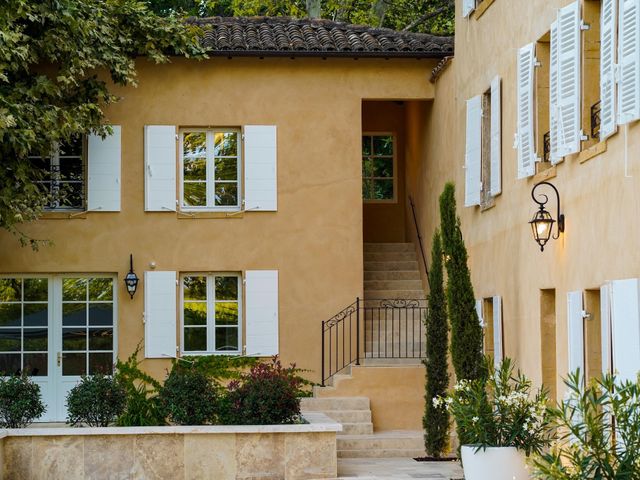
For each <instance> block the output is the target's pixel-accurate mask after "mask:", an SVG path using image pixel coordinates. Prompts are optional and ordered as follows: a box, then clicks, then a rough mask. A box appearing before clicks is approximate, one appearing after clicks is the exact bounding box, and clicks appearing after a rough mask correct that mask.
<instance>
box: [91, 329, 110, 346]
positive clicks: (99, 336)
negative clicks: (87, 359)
mask: <svg viewBox="0 0 640 480" xmlns="http://www.w3.org/2000/svg"><path fill="white" fill-rule="evenodd" d="M89 350H113V329H112V328H90V329H89Z"/></svg>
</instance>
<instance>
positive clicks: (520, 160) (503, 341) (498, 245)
mask: <svg viewBox="0 0 640 480" xmlns="http://www.w3.org/2000/svg"><path fill="white" fill-rule="evenodd" d="M456 7H457V8H456V12H457V14H456V32H457V33H456V37H455V58H453V52H454V40H453V39H452V38H443V37H435V36H430V35H422V34H413V33H407V32H393V31H390V30H385V29H374V28H369V27H360V26H349V25H344V24H338V23H334V22H330V21H326V20H291V19H275V18H244V19H220V18H214V19H203V20H200V21H199V22H200V23H202V24H203V26H205V28H206V31H207V33H206V35H205V37H204V40H203V41H204V42H205V44H206V45H207V46H208V47H209V48H210V49H211V52H210V57H211V58H210V59H208V60H206V61H201V62H197V61H191V60H184V59H174V60H173V61H172V62H171V63H170V64H167V65H152V64H149V63H145V62H140V63H139V65H138V71H139V87H138V88H136V89H123V90H118V91H117V92H116V93H117V94H119V95H120V96H121V97H122V100H121V101H120V102H119V103H117V104H115V105H113V106H111V107H109V110H108V111H107V118H108V121H109V123H110V124H111V125H113V132H114V134H113V135H112V136H110V137H108V138H107V139H105V140H102V139H100V138H98V137H89V138H85V139H79V140H78V142H77V144H75V145H65V146H62V148H61V149H60V150H59V152H58V153H57V154H56V155H54V156H53V157H52V158H50V159H41V158H34V161H36V162H43V163H44V164H46V165H49V166H50V168H51V172H52V174H51V179H50V186H51V188H57V186H59V185H60V183H61V182H63V183H67V184H69V187H70V188H72V189H75V190H74V191H76V192H77V195H75V196H71V201H72V204H68V205H64V206H60V205H52V206H51V209H50V211H48V212H47V213H46V214H45V215H44V216H43V218H42V219H41V220H40V221H38V222H36V223H34V224H32V225H29V226H27V227H26V232H27V233H28V234H29V235H31V236H33V237H34V238H47V239H50V240H52V241H53V246H51V247H45V248H42V249H41V250H40V251H38V252H34V251H31V250H30V249H27V248H20V247H19V246H18V244H17V243H16V241H15V239H14V238H12V237H10V236H9V235H8V234H6V233H4V234H3V233H0V276H2V278H3V280H2V281H3V282H5V285H6V286H9V287H10V289H11V291H13V292H14V294H13V296H12V297H11V298H8V297H7V298H5V299H4V300H3V302H2V303H0V338H2V339H3V342H2V343H0V345H4V346H5V347H4V348H5V349H4V350H3V351H2V352H0V368H2V369H4V370H20V369H25V368H26V369H29V370H30V371H31V372H32V373H33V374H34V375H35V376H36V378H37V381H38V383H39V384H40V385H41V387H42V390H43V393H44V395H45V399H46V401H47V403H48V405H49V409H48V412H47V414H46V415H47V418H46V419H45V420H49V421H58V420H63V419H64V415H65V413H64V412H65V407H64V398H65V394H66V392H67V391H68V389H69V388H70V387H71V386H72V385H74V384H75V382H76V381H77V380H78V378H79V375H81V374H85V373H92V372H94V371H98V370H105V369H106V370H108V369H110V368H111V365H112V363H113V360H114V359H115V358H116V357H126V356H128V355H130V354H131V352H133V351H134V350H135V348H136V346H137V345H138V344H140V343H141V344H142V345H143V349H142V353H143V354H144V361H143V366H144V368H146V369H147V370H148V371H149V372H151V373H153V374H154V375H156V376H162V375H163V373H164V370H165V369H166V368H167V366H168V365H169V362H170V359H171V358H173V357H177V356H183V355H199V354H231V355H252V356H271V355H275V354H278V355H280V356H281V358H282V360H283V361H284V362H296V363H297V365H298V366H299V367H301V368H304V369H308V370H309V371H310V373H309V376H310V377H311V378H312V379H313V380H314V381H316V382H317V383H318V384H322V385H324V387H321V388H317V389H316V397H317V398H316V399H313V400H309V401H308V402H306V404H305V408H307V409H312V410H313V409H318V410H323V411H327V412H330V413H331V414H332V415H333V416H334V418H336V419H337V420H339V421H342V422H343V423H344V424H345V433H346V435H344V436H342V440H339V445H338V450H339V454H342V455H345V456H349V455H352V456H364V455H367V454H368V453H367V452H371V451H373V450H375V449H376V448H377V449H378V451H377V452H376V454H377V455H385V454H390V455H393V454H394V453H398V452H399V451H400V450H402V452H403V453H405V454H416V455H417V454H419V453H420V452H421V451H422V448H423V447H422V439H421V436H422V434H421V432H420V429H421V416H422V410H423V406H424V403H423V402H424V400H423V398H422V396H423V391H424V388H423V387H424V368H423V367H422V365H421V358H423V357H424V339H423V336H424V327H423V326H422V321H421V319H422V315H423V314H424V309H425V303H424V299H425V297H426V293H427V292H428V283H427V280H426V275H425V266H426V263H427V262H426V260H424V257H423V252H424V253H425V256H426V258H428V252H429V249H430V245H429V241H430V238H431V235H432V233H433V231H434V229H435V228H436V227H437V226H438V224H439V215H438V203H437V200H438V196H439V194H440V192H441V191H442V188H443V186H444V183H445V182H446V181H449V180H452V181H454V182H455V183H456V185H457V194H458V205H459V214H460V216H461V220H462V230H463V234H464V237H465V241H466V245H467V248H468V250H469V263H470V268H471V274H472V280H473V284H474V288H475V292H476V296H477V298H478V300H477V308H478V313H479V314H480V316H481V318H482V322H483V325H484V326H485V349H486V351H487V353H492V354H493V355H494V357H495V358H497V359H499V358H501V357H503V356H509V357H511V358H514V359H515V360H516V361H517V362H518V365H519V366H520V367H521V368H522V369H523V370H524V372H525V373H526V374H527V375H528V376H530V377H532V378H533V379H534V380H535V381H536V382H537V383H544V384H545V385H547V386H548V387H549V388H550V389H551V390H552V393H553V395H554V396H558V395H559V393H560V392H561V391H562V379H561V377H562V376H564V375H566V373H567V372H568V371H571V370H574V369H575V368H577V367H581V368H583V369H585V370H586V371H587V372H588V374H589V375H597V374H598V373H599V372H601V371H603V370H617V371H619V372H620V373H621V375H623V376H625V377H629V376H632V375H634V374H635V372H636V371H638V370H639V369H640V298H639V292H640V284H639V281H638V278H639V277H640V254H638V253H637V252H636V251H635V249H634V248H633V241H634V240H633V239H636V240H638V239H640V230H639V229H640V227H638V222H636V221H635V218H636V217H637V215H638V208H639V207H638V192H639V191H640V189H639V187H640V185H639V183H638V182H639V181H640V180H639V179H640V163H638V159H637V157H638V155H637V154H638V151H639V149H640V135H638V123H637V121H636V120H638V119H640V3H639V2H638V1H637V0H624V1H623V0H602V1H600V0H574V1H567V0H553V1H550V0H529V1H524V0H517V1H505V0H482V1H479V0H458V1H457V3H456ZM541 181H547V182H550V183H552V184H553V185H554V186H555V188H556V189H557V190H558V192H559V201H560V205H559V207H558V208H556V207H557V200H556V197H555V194H553V193H552V189H551V187H549V186H545V185H543V186H541V187H540V190H539V193H538V196H536V198H538V199H540V198H541V197H540V196H539V194H546V195H547V196H548V199H549V202H548V204H546V206H545V207H544V208H545V209H546V210H547V211H548V212H550V214H551V215H552V216H553V219H554V220H555V221H556V223H555V224H554V225H553V226H552V227H551V228H552V229H553V230H552V236H553V237H557V239H554V238H551V239H549V240H548V242H547V243H546V244H544V251H541V248H540V246H539V244H537V243H536V242H535V241H534V239H533V237H532V232H531V227H530V225H529V223H528V222H529V221H530V219H531V217H532V216H533V215H534V214H535V213H536V212H537V211H538V210H539V205H538V203H536V202H535V201H534V199H532V189H533V187H534V185H536V184H538V183H539V182H541ZM543 188H547V189H548V190H545V191H542V189H543ZM560 211H561V213H562V214H564V215H565V222H564V223H565V224H564V229H563V231H562V232H559V231H558V230H557V225H558V220H559V218H558V212H560ZM542 233H543V234H544V233H545V232H542ZM131 258H132V264H130V259H131ZM130 269H132V271H133V272H134V273H135V274H136V275H137V276H138V277H139V278H140V282H139V284H138V286H137V290H136V292H135V294H133V295H130V294H129V293H128V290H127V288H126V287H125V282H124V279H125V276H126V275H127V273H128V272H129V271H130ZM9 287H8V288H9ZM374 429H375V430H377V431H382V432H387V434H386V437H385V434H382V437H384V438H386V439H387V440H388V441H389V443H388V444H384V443H383V444H380V443H378V444H377V445H378V446H377V447H375V448H374V447H373V446H372V445H373V444H371V443H369V444H367V443H362V442H360V443H358V439H357V438H356V437H360V438H364V437H367V438H369V437H371V434H372V432H373V430H374ZM397 430H402V431H403V432H402V433H398V434H397V435H395V436H394V435H393V434H392V433H388V432H390V431H391V432H393V431H397ZM407 431H413V432H414V433H412V434H409V433H407ZM382 437H379V438H382ZM369 439H370V438H369ZM389 439H391V440H389ZM340 441H341V442H342V444H340ZM380 445H382V446H380Z"/></svg>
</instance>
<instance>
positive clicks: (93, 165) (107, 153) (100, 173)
mask: <svg viewBox="0 0 640 480" xmlns="http://www.w3.org/2000/svg"><path fill="white" fill-rule="evenodd" d="M111 128H112V130H113V134H112V135H109V136H108V137H106V138H102V137H100V136H99V135H89V137H88V139H87V166H88V175H87V177H88V179H87V210H96V211H100V212H119V211H120V166H121V157H122V151H121V148H122V147H121V129H120V126H119V125H112V126H111Z"/></svg>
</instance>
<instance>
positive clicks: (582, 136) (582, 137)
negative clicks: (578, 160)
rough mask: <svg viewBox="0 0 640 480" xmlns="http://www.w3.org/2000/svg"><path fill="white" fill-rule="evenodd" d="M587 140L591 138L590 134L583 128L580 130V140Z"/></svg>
mask: <svg viewBox="0 0 640 480" xmlns="http://www.w3.org/2000/svg"><path fill="white" fill-rule="evenodd" d="M587 140H589V136H588V135H585V134H584V131H583V130H580V141H581V142H586V141H587Z"/></svg>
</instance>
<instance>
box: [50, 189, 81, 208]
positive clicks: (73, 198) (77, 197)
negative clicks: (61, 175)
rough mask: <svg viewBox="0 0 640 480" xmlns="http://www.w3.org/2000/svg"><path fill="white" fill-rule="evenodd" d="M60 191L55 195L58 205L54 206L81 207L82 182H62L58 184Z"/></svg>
mask: <svg viewBox="0 0 640 480" xmlns="http://www.w3.org/2000/svg"><path fill="white" fill-rule="evenodd" d="M60 188H61V190H60V193H59V194H58V195H57V199H58V205H57V206H55V208H81V207H82V205H83V204H84V203H83V198H84V196H83V190H84V186H83V185H82V183H63V184H61V185H60Z"/></svg>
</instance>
